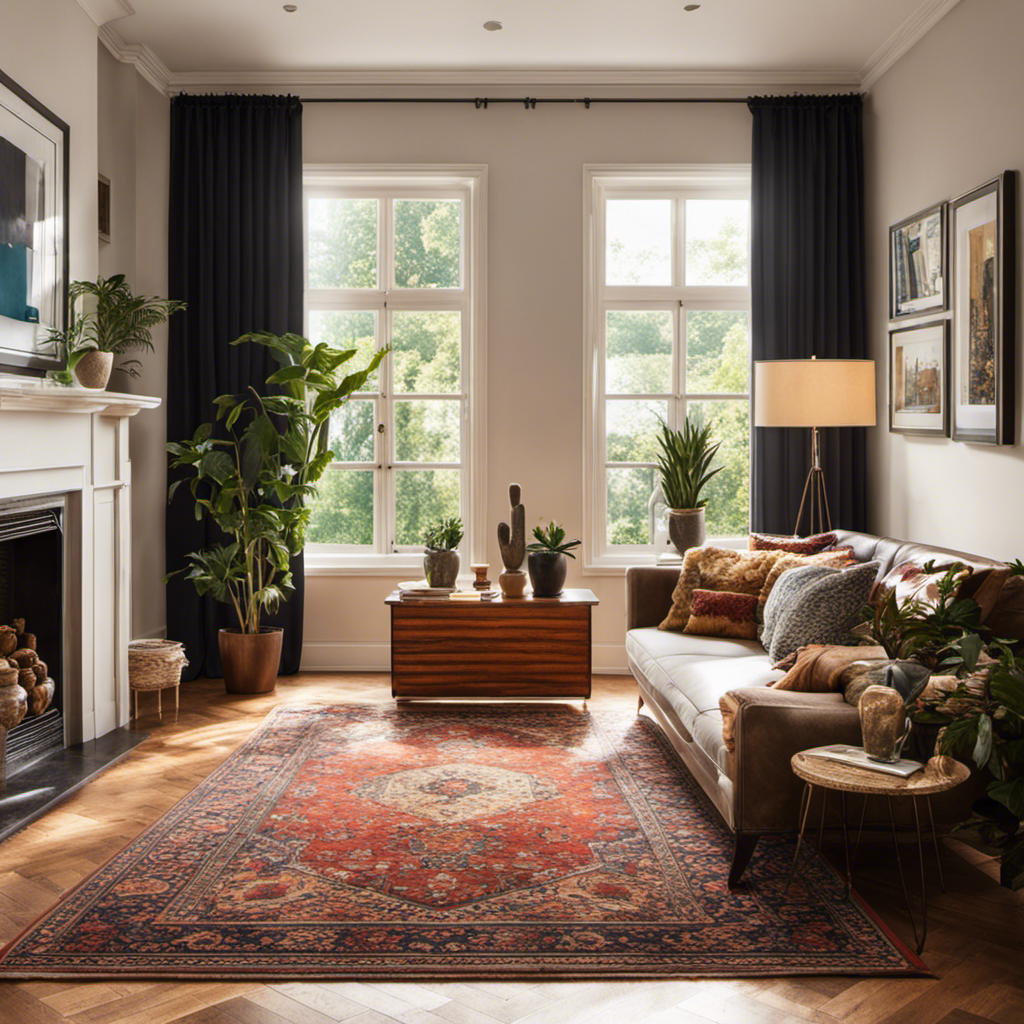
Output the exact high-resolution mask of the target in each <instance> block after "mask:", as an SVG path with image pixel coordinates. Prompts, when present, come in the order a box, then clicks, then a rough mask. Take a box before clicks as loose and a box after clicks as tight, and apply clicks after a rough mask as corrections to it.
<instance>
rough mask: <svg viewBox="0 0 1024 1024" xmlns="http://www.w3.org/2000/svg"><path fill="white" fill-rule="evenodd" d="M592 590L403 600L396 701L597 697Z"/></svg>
mask: <svg viewBox="0 0 1024 1024" xmlns="http://www.w3.org/2000/svg"><path fill="white" fill-rule="evenodd" d="M597 603H598V601H597V598H596V597H595V596H594V594H593V593H592V592H591V591H589V590H565V591H563V592H562V594H561V596H560V597H545V598H539V597H532V596H527V597H521V598H516V599H508V600H506V599H504V598H502V597H496V598H494V600H492V601H480V602H475V601H446V600H437V599H428V600H419V601H410V600H402V598H401V597H399V595H398V593H397V591H396V592H395V593H393V594H391V596H390V597H388V599H387V601H386V604H387V605H388V606H389V607H390V608H391V694H392V696H393V697H396V698H397V699H398V700H415V699H425V698H436V697H463V698H465V697H486V698H495V697H548V698H561V699H570V700H573V699H574V700H580V699H583V700H586V699H587V698H588V697H589V696H590V671H591V658H590V635H591V622H590V613H591V609H592V608H593V607H594V606H595V605H596V604H597Z"/></svg>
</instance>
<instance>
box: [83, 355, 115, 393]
mask: <svg viewBox="0 0 1024 1024" xmlns="http://www.w3.org/2000/svg"><path fill="white" fill-rule="evenodd" d="M113 368H114V353H113V352H98V351H96V350H95V349H94V350H93V351H91V352H86V353H85V355H84V356H82V358H81V359H79V360H78V362H77V363H75V379H76V380H77V381H78V383H79V384H81V385H82V387H83V388H93V389H95V390H97V391H102V390H103V389H104V388H105V387H106V386H107V383H108V381H109V380H110V371H111V370H112V369H113Z"/></svg>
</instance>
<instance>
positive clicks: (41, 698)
mask: <svg viewBox="0 0 1024 1024" xmlns="http://www.w3.org/2000/svg"><path fill="white" fill-rule="evenodd" d="M55 688H56V687H55V684H54V682H53V680H52V679H46V680H44V681H43V682H41V683H40V684H39V685H38V686H33V687H32V689H31V690H29V691H28V713H29V714H30V715H41V714H42V713H43V712H44V711H45V710H46V709H47V708H48V707H49V706H50V701H52V700H53V691H54V689H55Z"/></svg>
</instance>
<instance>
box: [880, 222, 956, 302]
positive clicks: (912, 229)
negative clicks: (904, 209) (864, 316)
mask: <svg viewBox="0 0 1024 1024" xmlns="http://www.w3.org/2000/svg"><path fill="white" fill-rule="evenodd" d="M947 304H948V297H947V290H946V204H945V203H939V204H938V205H937V206H933V207H932V208H931V209H929V210H924V211H922V212H921V213H915V214H914V216H913V217H908V218H907V219H906V220H904V221H900V223H899V224H894V225H893V226H892V227H891V228H890V229H889V318H890V319H891V320H898V319H900V318H901V317H910V316H921V314H922V313H934V312H938V311H940V310H944V309H946V307H947Z"/></svg>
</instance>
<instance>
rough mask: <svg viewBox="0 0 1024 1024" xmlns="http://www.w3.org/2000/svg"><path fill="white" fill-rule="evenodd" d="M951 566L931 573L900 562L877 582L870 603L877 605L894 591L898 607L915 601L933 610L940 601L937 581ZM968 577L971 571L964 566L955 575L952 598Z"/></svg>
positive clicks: (944, 566)
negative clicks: (955, 581) (955, 583)
mask: <svg viewBox="0 0 1024 1024" xmlns="http://www.w3.org/2000/svg"><path fill="white" fill-rule="evenodd" d="M953 565H954V563H953V562H948V563H946V564H945V565H940V566H938V567H937V568H936V569H935V570H934V571H933V572H925V571H924V569H923V568H922V567H921V566H919V565H915V564H914V563H913V562H902V563H901V564H900V565H897V566H896V567H895V568H892V569H890V570H889V571H888V572H887V573H886V574H885V576H884V577H883V578H882V579H881V580H879V582H878V584H877V586H875V588H874V590H873V591H872V593H871V602H872V604H877V603H878V602H879V601H881V600H883V599H884V597H885V596H886V594H887V593H888V592H889V591H894V592H895V594H896V603H897V604H898V605H900V604H903V602H904V601H917V602H918V604H921V605H924V606H925V607H926V608H935V607H937V606H938V603H939V600H940V597H939V581H940V580H941V579H942V577H943V576H945V575H946V573H947V572H948V571H949V570H950V569H951V568H952V567H953ZM970 575H971V570H970V569H969V568H967V567H966V566H965V567H964V568H963V569H962V570H961V571H960V572H958V573H957V575H956V580H957V586H956V589H955V590H954V591H953V594H954V596H956V592H957V591H958V590H959V589H960V587H962V586H963V585H964V581H965V580H966V579H967V577H968V576H970Z"/></svg>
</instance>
